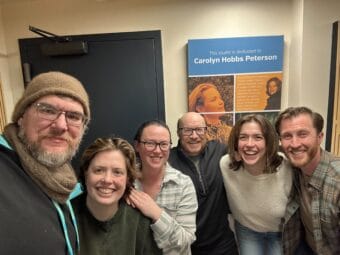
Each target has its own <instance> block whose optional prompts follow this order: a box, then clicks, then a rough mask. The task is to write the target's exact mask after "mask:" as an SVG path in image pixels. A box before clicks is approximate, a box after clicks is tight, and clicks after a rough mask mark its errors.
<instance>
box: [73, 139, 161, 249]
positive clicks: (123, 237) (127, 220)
mask: <svg viewBox="0 0 340 255" xmlns="http://www.w3.org/2000/svg"><path fill="white" fill-rule="evenodd" d="M137 176H138V172H137V170H136V156H135V152H134V149H133V147H132V146H131V145H130V144H129V143H128V142H127V141H125V140H124V139H121V138H98V139H96V140H95V141H94V142H93V143H92V144H91V145H90V146H89V147H88V148H87V149H86V150H85V151H84V153H83V155H82V158H81V166H80V181H81V183H82V185H83V187H84V194H83V195H81V196H80V197H78V198H76V199H74V200H73V201H72V202H73V205H74V207H75V212H76V216H77V221H78V224H79V237H80V255H99V254H124V255H133V254H140V255H142V254H145V255H149V254H162V252H161V251H160V250H159V249H158V247H157V245H156V243H155V241H154V239H153V236H152V232H151V229H150V227H149V226H150V223H151V222H150V219H148V218H146V217H144V216H143V214H142V213H141V212H140V211H139V210H137V209H134V208H132V207H131V206H129V205H127V204H126V202H125V199H124V198H125V197H126V196H127V195H128V194H129V193H130V190H131V187H132V186H133V183H134V181H135V179H136V177H137Z"/></svg>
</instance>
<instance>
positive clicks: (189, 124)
mask: <svg viewBox="0 0 340 255" xmlns="http://www.w3.org/2000/svg"><path fill="white" fill-rule="evenodd" d="M206 126H207V125H206V124H205V121H204V118H203V117H202V116H201V115H200V114H198V113H196V112H189V113H186V114H184V115H183V117H182V118H181V120H180V122H179V129H178V131H177V135H178V137H179V139H180V144H181V148H182V149H183V151H184V152H185V153H186V154H187V155H189V156H197V155H199V154H200V153H201V152H202V151H203V149H204V148H205V146H206V144H207V137H206V134H205V133H204V134H197V132H196V131H194V130H192V133H191V134H190V135H186V134H184V133H185V132H184V129H197V128H206Z"/></svg>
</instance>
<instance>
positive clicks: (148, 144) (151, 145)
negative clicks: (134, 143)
mask: <svg viewBox="0 0 340 255" xmlns="http://www.w3.org/2000/svg"><path fill="white" fill-rule="evenodd" d="M139 142H140V143H142V144H143V145H144V148H145V150H147V151H154V150H155V149H156V147H157V146H159V148H160V149H161V151H167V150H169V149H170V146H171V142H160V143H156V142H154V141H139Z"/></svg>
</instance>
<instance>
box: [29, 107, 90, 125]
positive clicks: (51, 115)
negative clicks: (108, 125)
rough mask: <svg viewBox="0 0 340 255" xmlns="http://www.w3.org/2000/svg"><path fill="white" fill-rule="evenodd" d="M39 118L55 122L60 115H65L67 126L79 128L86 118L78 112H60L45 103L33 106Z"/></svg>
mask: <svg viewBox="0 0 340 255" xmlns="http://www.w3.org/2000/svg"><path fill="white" fill-rule="evenodd" d="M34 106H35V108H36V110H37V113H38V116H39V118H42V119H45V120H50V121H55V120H56V119H58V118H59V116H60V114H65V119H66V122H67V124H68V125H70V126H75V127H79V126H81V125H82V124H84V123H85V122H86V120H87V118H86V116H85V115H84V114H82V113H80V112H70V111H61V110H59V109H57V108H55V107H54V106H52V105H50V104H46V103H36V104H34Z"/></svg>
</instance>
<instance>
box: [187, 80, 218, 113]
mask: <svg viewBox="0 0 340 255" xmlns="http://www.w3.org/2000/svg"><path fill="white" fill-rule="evenodd" d="M211 88H213V89H216V90H217V87H216V86H215V85H214V84H212V83H201V84H198V85H197V86H196V87H195V88H194V89H193V90H192V91H191V93H190V95H189V112H197V110H196V108H197V106H202V105H203V104H204V99H203V92H204V91H206V90H207V89H211Z"/></svg>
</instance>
